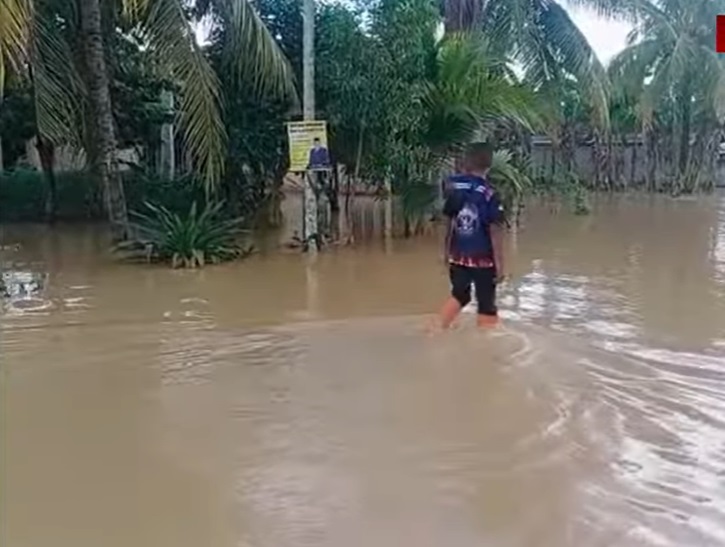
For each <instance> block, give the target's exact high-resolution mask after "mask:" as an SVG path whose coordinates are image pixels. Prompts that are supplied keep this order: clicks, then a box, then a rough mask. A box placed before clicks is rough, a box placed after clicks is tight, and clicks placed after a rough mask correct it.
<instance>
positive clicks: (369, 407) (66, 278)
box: [0, 197, 725, 547]
mask: <svg viewBox="0 0 725 547" xmlns="http://www.w3.org/2000/svg"><path fill="white" fill-rule="evenodd" d="M366 215H368V216H367V217H365V218H366V220H365V222H367V223H368V224H370V223H374V222H373V221H374V219H375V218H377V217H375V213H374V212H372V213H370V212H368V213H366ZM371 215H372V216H371ZM371 219H372V220H371ZM364 233H365V232H364V231H361V232H360V234H364ZM724 238H725V203H722V202H721V201H719V198H715V197H713V198H710V199H708V200H702V201H673V200H663V199H655V198H629V199H621V198H619V199H611V200H605V201H602V202H600V203H599V204H598V206H597V208H596V210H595V214H594V215H592V216H590V217H585V218H573V217H569V216H565V215H560V216H551V215H550V214H549V213H548V212H546V211H544V210H538V209H535V208H532V209H530V210H529V211H528V218H527V221H526V225H525V226H524V227H523V229H522V231H521V233H520V234H519V235H518V238H517V240H516V244H515V261H514V262H515V264H514V267H515V277H514V280H513V281H512V282H511V283H510V284H509V285H507V286H506V287H504V289H503V291H502V295H501V308H502V310H503V313H504V316H505V317H506V319H507V321H506V324H505V327H504V329H503V330H501V331H498V332H493V333H480V332H477V331H476V330H475V329H474V328H473V327H472V325H471V318H470V317H464V318H463V320H462V325H461V327H460V328H459V329H458V330H455V331H453V332H451V333H448V334H445V335H442V336H439V337H434V338H427V337H425V336H424V335H423V334H422V332H421V325H422V323H423V319H424V318H423V314H426V313H429V312H430V311H431V310H434V309H435V308H436V307H437V305H438V304H439V303H440V301H441V299H442V298H443V297H444V296H445V293H446V276H445V271H444V269H443V267H442V266H441V265H440V264H439V260H438V255H439V253H438V249H439V245H438V242H436V241H435V240H434V239H426V238H422V239H417V240H415V241H409V242H401V241H396V242H394V244H393V246H392V248H388V249H385V248H384V246H383V245H382V244H380V243H379V242H378V241H377V240H375V241H371V242H370V243H369V244H367V245H362V246H360V247H359V248H357V249H355V250H351V249H340V250H337V251H334V252H330V253H328V254H324V255H322V256H320V257H319V259H318V260H317V261H315V262H314V263H310V262H309V261H307V260H306V259H305V258H304V257H300V256H297V255H293V254H281V255H280V254H275V253H269V254H263V255H260V256H257V257H254V258H253V259H251V260H249V261H247V262H243V263H239V264H233V265H228V266H222V267H213V268H209V269H206V270H204V271H199V272H185V271H169V270H167V269H164V268H155V267H153V268H152V267H149V268H146V267H138V266H125V265H119V264H114V263H113V262H112V261H111V260H110V258H109V257H108V256H107V255H106V254H105V252H104V251H103V245H104V236H103V234H102V233H99V231H98V230H97V229H93V228H87V227H75V228H67V229H66V228H63V229H56V230H50V229H48V228H32V227H28V226H21V227H6V228H4V231H3V232H2V234H1V240H0V246H1V247H2V251H0V252H1V253H2V259H3V270H4V271H5V272H6V274H5V278H4V279H5V282H6V285H8V287H9V288H10V291H11V295H12V296H11V298H10V300H9V301H8V302H7V303H6V306H5V310H4V313H3V315H2V316H1V317H0V329H2V333H0V336H1V337H2V338H1V339H2V356H3V363H2V365H3V368H4V373H5V374H4V377H3V388H4V389H3V399H4V411H5V415H4V420H5V423H4V428H3V431H4V438H3V439H2V441H3V446H4V447H5V459H4V466H3V468H2V477H0V482H2V484H3V498H2V503H3V506H2V517H3V524H4V526H2V532H0V533H1V534H2V537H1V539H2V542H3V544H4V545H9V546H11V547H14V546H24V547H25V546H29V547H35V546H45V545H54V546H57V547H66V546H73V547H84V546H89V547H90V546H94V547H95V546H97V545H103V546H115V545H118V546H119V547H120V546H124V547H127V546H129V545H149V546H151V545H153V546H167V545H168V546H174V547H185V546H189V547H192V546H193V547H198V546H200V545H210V546H211V545H213V546H255V547H256V546H270V547H287V546H290V547H297V546H330V547H333V546H334V547H337V546H340V545H345V546H353V547H354V546H361V547H362V546H369V545H376V546H396V547H399V546H402V545H416V546H431V547H432V546H440V545H450V546H453V547H458V546H460V547H467V546H472V547H473V546H476V547H480V546H482V545H491V546H496V547H498V546H507V547H508V546H516V547H519V546H520V547H549V546H550V547H566V546H572V547H574V546H576V547H580V546H587V547H589V546H605V545H606V546H640V545H642V546H650V545H651V546H660V545H665V546H678V547H680V546H701V545H713V546H716V545H723V544H725V525H724V524H723V522H725V489H723V469H725V257H724V256H723V252H724V251H723V245H724V243H723V240H724ZM358 239H359V238H358ZM18 245H19V246H18ZM7 272H10V273H7Z"/></svg>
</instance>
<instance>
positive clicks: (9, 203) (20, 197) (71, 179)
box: [0, 169, 102, 222]
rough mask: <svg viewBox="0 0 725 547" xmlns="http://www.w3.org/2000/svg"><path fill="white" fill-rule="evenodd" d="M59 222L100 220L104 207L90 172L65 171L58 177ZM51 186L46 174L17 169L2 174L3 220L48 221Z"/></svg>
mask: <svg viewBox="0 0 725 547" xmlns="http://www.w3.org/2000/svg"><path fill="white" fill-rule="evenodd" d="M56 184H57V187H58V194H57V216H58V218H59V219H73V220H84V219H85V220H89V219H93V218H97V217H98V214H99V212H100V211H102V206H101V202H100V199H99V198H100V196H96V195H95V194H96V192H95V190H94V184H93V181H92V179H91V177H90V175H89V174H88V173H82V172H65V173H59V174H58V175H57V177H56ZM46 193H47V184H46V182H45V180H44V178H43V175H42V173H39V172H37V171H34V170H30V169H15V170H13V171H6V172H4V173H0V221H2V222H13V221H32V222H41V221H44V220H45V216H46V215H45V202H46Z"/></svg>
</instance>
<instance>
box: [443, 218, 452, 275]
mask: <svg viewBox="0 0 725 547" xmlns="http://www.w3.org/2000/svg"><path fill="white" fill-rule="evenodd" d="M452 232H453V220H452V219H451V218H449V217H446V236H445V238H444V239H443V264H445V265H448V260H449V259H450V258H451V257H450V252H451V233H452Z"/></svg>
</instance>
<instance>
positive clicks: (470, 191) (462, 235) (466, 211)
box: [443, 174, 505, 268]
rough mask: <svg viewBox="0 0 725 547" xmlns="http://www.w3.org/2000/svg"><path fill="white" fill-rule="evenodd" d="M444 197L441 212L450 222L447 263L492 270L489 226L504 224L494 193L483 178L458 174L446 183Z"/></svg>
mask: <svg viewBox="0 0 725 547" xmlns="http://www.w3.org/2000/svg"><path fill="white" fill-rule="evenodd" d="M445 195H446V201H445V204H444V206H443V213H444V214H445V215H446V216H447V217H448V218H450V219H451V231H450V240H449V249H448V256H449V260H450V262H451V263H452V264H459V265H462V266H469V267H474V268H491V267H493V266H494V265H495V264H494V253H493V243H492V241H491V233H490V227H491V225H492V224H500V223H503V222H504V221H505V217H504V209H503V206H502V205H501V201H500V200H499V198H498V196H497V195H496V192H495V191H494V190H493V188H492V187H491V185H490V184H489V183H488V181H487V180H486V179H485V178H483V177H480V176H477V175H471V174H457V175H452V176H451V177H449V178H448V180H447V181H446V189H445Z"/></svg>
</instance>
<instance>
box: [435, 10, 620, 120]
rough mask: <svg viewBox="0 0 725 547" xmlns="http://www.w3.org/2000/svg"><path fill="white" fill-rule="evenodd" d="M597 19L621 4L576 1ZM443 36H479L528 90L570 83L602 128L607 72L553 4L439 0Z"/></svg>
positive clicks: (565, 15) (577, 30)
mask: <svg viewBox="0 0 725 547" xmlns="http://www.w3.org/2000/svg"><path fill="white" fill-rule="evenodd" d="M573 3H575V4H586V5H590V6H594V7H596V8H597V9H599V10H600V11H601V12H602V13H607V14H613V13H615V12H617V11H618V10H620V9H623V8H622V6H620V4H624V3H625V0H575V1H574V2H573ZM442 7H443V10H444V18H445V23H446V31H447V32H458V31H470V30H484V31H485V33H486V35H487V36H490V37H491V44H492V46H493V47H494V48H496V49H497V50H498V51H499V52H501V53H503V54H505V55H507V56H511V57H513V59H514V60H515V61H517V62H519V63H520V64H521V65H522V67H523V69H524V73H525V76H526V78H525V80H526V81H527V83H529V85H531V86H532V87H533V88H535V89H538V88H539V87H541V86H543V85H545V84H547V83H550V82H552V81H562V80H564V79H565V78H567V77H573V78H575V79H576V81H577V82H578V84H579V85H580V86H581V87H582V88H583V89H584V90H585V93H586V95H587V102H589V103H590V104H591V105H592V107H593V108H594V112H595V114H596V118H595V119H596V121H597V123H599V124H601V125H602V126H606V124H607V119H608V117H607V104H608V85H607V77H606V72H605V70H604V68H603V66H602V65H601V63H600V61H599V60H598V58H597V56H596V54H595V53H594V51H593V49H592V47H591V46H590V45H589V43H588V42H587V39H586V37H585V36H584V35H583V34H582V33H581V31H580V30H579V29H578V28H577V26H576V25H575V24H574V22H573V21H572V20H571V18H570V17H569V14H568V13H567V11H566V10H565V9H564V7H562V5H561V4H560V3H558V2H557V1H556V0H444V1H443V6H442Z"/></svg>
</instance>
